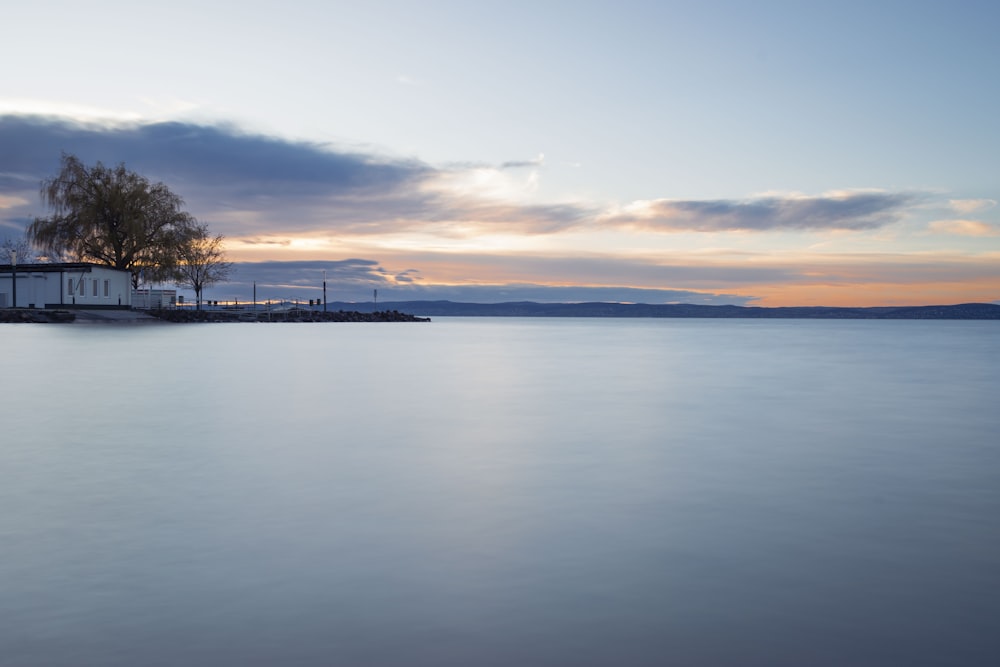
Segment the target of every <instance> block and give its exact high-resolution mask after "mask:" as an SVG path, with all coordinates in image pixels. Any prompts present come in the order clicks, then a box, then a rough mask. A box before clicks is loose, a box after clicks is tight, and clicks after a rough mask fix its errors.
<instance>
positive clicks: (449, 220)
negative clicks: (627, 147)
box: [0, 116, 590, 237]
mask: <svg viewBox="0 0 1000 667" xmlns="http://www.w3.org/2000/svg"><path fill="white" fill-rule="evenodd" d="M0 145H3V146H4V151H3V152H2V153H0V192H3V193H4V194H5V195H6V196H7V197H17V198H18V199H19V200H24V198H25V196H24V195H23V194H21V193H28V192H30V194H31V195H32V196H33V197H35V198H37V188H38V183H39V182H40V181H41V180H42V179H43V178H46V177H47V176H49V175H51V174H52V173H54V172H55V170H56V169H57V168H58V165H59V157H60V155H61V153H63V152H68V153H73V154H75V155H77V156H78V157H80V159H82V160H83V161H84V162H86V163H93V162H96V161H102V162H105V163H106V164H117V163H119V162H124V163H126V165H127V166H128V167H129V168H130V169H133V170H135V171H138V172H139V173H142V174H144V175H146V176H147V177H149V178H150V179H152V180H158V181H163V182H164V183H166V184H167V185H168V186H169V187H170V188H171V189H173V190H174V191H175V192H177V193H178V194H181V195H182V196H183V197H184V199H185V202H186V208H187V209H188V210H189V211H190V212H191V213H193V214H194V215H195V216H196V217H198V218H199V219H202V220H203V221H205V222H208V223H210V224H211V225H212V227H213V229H217V230H218V231H219V232H220V233H223V234H225V235H226V236H229V237H254V236H267V235H270V234H273V233H276V232H277V233H282V232H283V233H287V234H301V233H310V232H318V233H328V234H362V235H367V234H381V233H392V232H412V231H421V230H423V231H429V232H431V233H440V234H443V235H445V236H449V235H462V234H465V233H468V229H469V227H470V226H480V227H483V226H485V227H490V228H501V229H506V230H509V231H511V232H517V233H551V232H553V231H557V230H561V229H565V228H566V227H568V226H572V225H573V224H576V223H577V222H579V221H580V220H581V219H583V218H584V217H585V216H587V215H588V214H589V213H590V211H589V209H586V208H580V207H576V206H574V205H572V204H564V205H558V204H557V205H528V206H521V205H518V204H517V203H515V202H512V201H511V199H512V197H507V198H505V197H504V196H503V195H505V194H513V193H516V192H517V191H518V190H521V191H523V190H526V189H527V190H530V189H531V188H532V187H533V185H532V179H530V178H529V180H528V182H527V183H526V184H523V185H521V186H517V185H516V184H515V185H512V181H510V179H507V178H506V177H503V176H498V175H501V174H502V173H503V172H504V171H506V170H511V169H516V168H518V167H520V166H537V165H538V164H540V161H541V159H542V158H541V156H539V158H537V159H536V160H532V161H527V162H510V163H506V164H504V165H502V166H501V167H493V168H484V167H476V168H471V167H453V168H435V167H432V166H430V165H427V164H425V163H423V162H420V161H419V160H415V159H405V158H397V157H390V156H386V155H380V154H378V153H375V152H371V151H369V152H364V151H359V150H351V149H345V148H343V147H338V146H332V145H327V144H317V143H309V142H295V141H287V140H283V139H278V138H274V137H266V136H259V135H251V134H245V133H242V132H240V131H239V130H238V129H236V128H233V127H228V126H206V125H197V124H191V123H178V122H163V123H152V124H145V125H143V124H130V123H111V124H103V125H101V124H81V123H76V122H70V121H67V120H64V119H59V118H49V117H39V116H0Z"/></svg>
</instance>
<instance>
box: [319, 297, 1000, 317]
mask: <svg viewBox="0 0 1000 667" xmlns="http://www.w3.org/2000/svg"><path fill="white" fill-rule="evenodd" d="M375 307H376V308H377V309H378V310H398V311H400V312H404V313H413V314H415V315H424V316H435V315H437V316H449V315H450V316H463V317H468V316H483V317H704V318H718V317H728V318H733V317H735V318H757V319H760V318H797V319H827V320H835V319H842V320H848V319H850V320H1000V305H997V304H993V303H963V304H958V305H952V306H878V307H872V308H834V307H824V306H811V307H800V306H794V307H785V308H761V307H756V306H703V305H696V304H684V303H680V304H646V303H536V302H534V301H518V302H509V303H459V302H454V301H391V302H385V303H383V302H381V301H380V302H379V303H378V304H377V306H375ZM327 308H328V309H334V310H337V309H343V310H358V311H361V312H366V311H368V310H371V309H372V308H373V305H372V304H371V303H341V302H337V303H333V302H331V303H328V304H327Z"/></svg>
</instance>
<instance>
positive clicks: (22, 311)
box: [0, 308, 76, 324]
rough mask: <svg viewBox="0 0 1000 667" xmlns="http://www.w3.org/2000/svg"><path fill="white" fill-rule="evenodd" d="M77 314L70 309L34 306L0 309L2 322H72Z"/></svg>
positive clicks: (0, 320) (0, 321)
mask: <svg viewBox="0 0 1000 667" xmlns="http://www.w3.org/2000/svg"><path fill="white" fill-rule="evenodd" d="M75 319H76V314H75V313H73V312H72V311H69V310H37V309H34V308H6V309H3V310H0V323H2V324H26V323H33V324H52V323H63V322H72V321H73V320H75Z"/></svg>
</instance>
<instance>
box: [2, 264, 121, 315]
mask: <svg viewBox="0 0 1000 667" xmlns="http://www.w3.org/2000/svg"><path fill="white" fill-rule="evenodd" d="M15 283H16V285H15ZM15 287H16V290H15ZM15 291H16V292H17V303H16V304H15V303H14V293H15ZM131 296H132V282H131V275H130V274H129V272H128V271H119V270H118V269H112V268H111V267H108V266H101V265H99V264H86V263H74V264H18V265H17V267H12V266H11V265H10V264H0V308H10V307H13V306H16V307H18V308H64V307H70V308H72V307H73V306H76V307H85V308H94V307H98V308H102V307H103V308H109V307H115V308H117V307H119V306H120V307H122V308H128V307H130V306H131Z"/></svg>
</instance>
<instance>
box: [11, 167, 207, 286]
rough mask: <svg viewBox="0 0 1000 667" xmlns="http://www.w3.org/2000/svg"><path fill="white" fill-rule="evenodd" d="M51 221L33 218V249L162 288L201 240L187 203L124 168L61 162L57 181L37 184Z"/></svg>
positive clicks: (30, 227) (31, 227) (54, 178)
mask: <svg viewBox="0 0 1000 667" xmlns="http://www.w3.org/2000/svg"><path fill="white" fill-rule="evenodd" d="M41 195H42V202H43V203H44V204H46V205H47V206H49V207H50V208H51V209H52V215H50V216H48V217H45V218H35V220H34V221H33V222H32V223H31V224H30V225H29V226H28V229H27V235H28V238H29V239H30V241H31V242H32V243H33V244H34V245H35V246H37V247H38V248H40V249H42V250H44V251H46V252H48V253H50V254H52V255H54V256H57V257H62V258H64V259H68V260H71V261H77V262H94V263H97V264H103V265H105V266H110V267H113V268H116V269H120V270H122V271H128V272H129V273H131V274H132V286H133V287H138V286H139V280H140V275H141V274H144V275H145V278H146V280H147V281H149V282H162V281H165V280H168V279H169V278H171V277H172V276H173V275H174V272H175V269H176V267H177V265H178V262H179V255H180V250H181V249H182V248H183V247H184V246H185V245H186V244H188V243H190V242H191V239H193V238H196V237H198V235H199V233H200V232H199V227H198V224H197V222H196V221H195V219H194V218H193V217H192V216H191V215H190V214H188V213H186V212H184V211H183V210H181V206H182V205H183V204H184V200H183V199H181V198H180V197H179V196H177V195H176V194H174V193H173V192H171V191H170V189H169V188H167V186H166V185H164V184H163V183H151V182H150V181H149V180H148V179H146V178H145V177H143V176H140V175H139V174H137V173H135V172H133V171H129V170H128V169H126V168H125V164H124V163H120V164H118V166H116V167H106V166H104V165H103V164H101V163H100V162H98V163H97V164H95V165H93V166H87V165H85V164H83V162H81V161H80V159H79V158H77V157H76V156H75V155H68V154H65V153H64V154H63V156H62V165H61V168H60V169H59V173H58V174H56V175H55V176H53V177H51V178H48V179H46V180H44V181H42V187H41Z"/></svg>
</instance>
